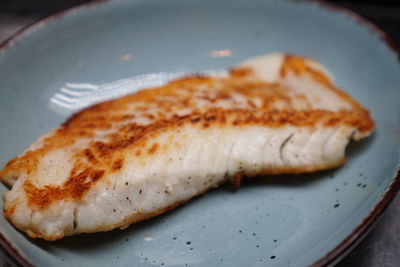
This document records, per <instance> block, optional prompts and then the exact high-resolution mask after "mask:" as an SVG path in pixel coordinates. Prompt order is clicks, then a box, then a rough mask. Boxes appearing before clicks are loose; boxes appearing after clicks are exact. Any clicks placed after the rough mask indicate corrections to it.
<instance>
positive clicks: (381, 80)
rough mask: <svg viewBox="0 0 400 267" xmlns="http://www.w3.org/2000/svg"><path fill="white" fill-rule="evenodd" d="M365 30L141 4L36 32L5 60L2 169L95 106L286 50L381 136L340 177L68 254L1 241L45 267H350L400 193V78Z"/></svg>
mask: <svg viewBox="0 0 400 267" xmlns="http://www.w3.org/2000/svg"><path fill="white" fill-rule="evenodd" d="M360 21H361V20H360V18H357V17H354V15H350V14H349V13H346V12H338V11H336V10H334V9H332V8H329V7H322V6H320V5H319V4H316V3H313V2H303V1H302V2H298V1H276V0H264V1H244V0H240V1H239V0H229V1H228V0H220V1H213V0H202V1H195V0H185V1H183V0H168V1H165V0H132V1H112V2H105V3H101V4H99V3H96V4H90V5H87V6H84V7H81V8H76V9H73V10H70V11H67V12H64V13H62V14H59V15H55V16H53V17H50V18H49V19H47V20H44V21H42V22H39V23H37V24H34V25H33V26H32V27H30V28H28V29H27V30H25V31H23V32H22V33H20V34H19V35H17V36H16V37H15V38H13V39H11V40H9V41H8V42H7V43H5V44H3V49H2V50H1V52H0V86H1V91H0V124H1V125H2V126H1V132H0V136H1V138H0V147H1V152H0V163H1V164H5V163H6V161H7V160H8V159H9V158H11V157H13V156H15V155H17V154H18V153H20V152H21V151H23V149H24V148H25V147H26V146H27V145H28V144H30V143H31V142H32V141H34V140H35V139H36V138H37V137H38V136H39V135H41V134H43V133H44V132H46V131H48V130H50V129H52V128H53V127H56V126H57V125H58V124H60V123H61V122H63V121H64V120H65V119H66V117H67V116H68V115H69V114H71V113H72V112H73V111H75V110H78V109H79V108H82V107H84V106H86V105H88V104H90V103H93V102H96V101H100V100H103V99H108V98H110V97H115V96H117V95H121V94H126V93H128V92H131V91H132V90H135V89H137V88H141V87H146V86H150V85H157V84H161V83H163V82H165V81H166V80H168V79H170V78H174V77H176V76H179V75H182V74H183V73H187V72H199V71H205V72H209V73H211V74H214V72H215V71H217V72H219V71H220V70H224V69H226V68H227V67H229V66H231V65H232V64H234V63H237V62H240V61H241V60H243V59H246V58H248V57H252V56H257V55H262V54H265V53H270V52H275V51H283V52H291V53H297V54H301V55H305V56H310V57H314V58H316V59H318V60H320V61H321V62H322V63H323V64H324V65H326V66H327V67H328V69H329V70H330V71H331V72H332V74H333V75H334V77H335V81H336V83H337V85H338V86H339V87H341V88H343V89H344V90H346V91H348V92H349V93H350V94H351V95H352V96H354V97H355V98H356V99H357V100H359V101H360V102H361V103H362V104H363V105H365V106H366V107H367V108H368V109H370V110H371V112H372V116H373V118H374V119H375V121H376V124H377V130H376V132H375V133H374V135H373V136H372V137H370V138H368V139H366V140H365V141H362V142H360V143H355V144H352V145H351V146H350V148H349V149H348V154H349V161H348V163H347V164H346V165H345V166H344V167H342V168H339V169H336V170H333V171H329V172H321V173H317V174H312V175H301V176H279V177H263V178H259V179H255V180H250V181H247V182H245V184H244V185H243V186H242V188H240V190H237V191H234V190H232V189H231V188H230V186H223V187H222V188H220V189H216V190H213V191H212V192H209V193H208V194H206V195H204V196H202V197H199V198H196V199H194V200H193V201H191V202H190V203H188V204H186V205H184V206H182V207H180V208H177V209H175V210H174V211H171V212H168V213H167V214H164V215H162V216H159V217H157V218H154V219H151V220H148V221H146V222H142V223H137V224H134V225H132V226H130V227H129V228H127V229H125V230H114V231H111V232H107V233H98V234H88V235H80V236H75V237H69V238H65V239H64V240H61V241H57V242H44V241H41V240H34V239H30V238H27V237H26V236H25V235H24V234H22V233H20V232H18V231H16V230H15V229H14V228H13V227H12V226H11V225H10V224H9V223H8V222H7V221H6V220H5V218H4V217H3V216H1V218H0V224H1V234H2V236H3V238H2V239H1V242H2V243H3V245H4V246H5V247H6V249H7V250H8V251H9V253H11V254H13V255H14V257H16V258H17V260H18V261H20V262H22V263H25V264H26V263H28V262H29V263H31V264H34V265H38V266H44V265H46V266H306V265H310V264H317V265H319V264H327V263H328V264H329V263H333V262H335V261H337V260H338V259H339V258H340V257H341V256H342V255H343V254H344V253H345V251H346V249H347V250H348V248H349V247H351V246H352V245H354V244H355V243H356V241H357V240H358V239H359V238H360V236H362V235H363V234H364V233H366V230H367V229H368V228H369V226H371V223H372V222H373V221H375V219H376V218H377V217H379V215H380V214H381V213H382V211H383V210H384V208H385V207H386V205H387V204H388V202H389V201H390V199H391V198H392V197H393V195H394V194H395V192H396V191H397V189H398V187H399V179H398V178H397V179H395V178H394V177H395V176H396V169H397V164H398V162H399V152H400V131H399V127H400V125H399V122H400V105H399V104H398V103H399V100H400V88H399V87H400V67H399V64H398V61H397V58H396V54H395V52H394V51H393V50H391V48H389V46H388V45H386V43H385V42H384V41H383V40H381V39H380V37H382V34H381V33H379V32H376V29H374V28H373V26H371V25H366V24H363V23H361V22H360ZM1 190H2V191H3V190H5V187H4V186H2V187H1ZM1 205H3V204H2V203H1ZM1 208H2V207H1ZM6 240H7V241H6Z"/></svg>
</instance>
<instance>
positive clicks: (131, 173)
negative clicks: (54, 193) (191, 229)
mask: <svg viewBox="0 0 400 267" xmlns="http://www.w3.org/2000/svg"><path fill="white" fill-rule="evenodd" d="M282 57H283V56H282V54H273V55H271V56H266V57H259V58H254V59H251V60H248V61H245V62H243V63H241V64H238V65H237V66H236V67H235V68H239V69H240V68H245V67H247V68H251V69H253V70H254V71H255V73H256V74H257V75H258V78H259V79H262V80H264V81H266V82H269V83H279V84H281V85H282V86H284V87H287V88H289V89H290V90H289V96H290V94H292V96H293V98H296V96H297V95H303V96H305V99H303V98H298V99H297V98H296V99H297V101H293V102H292V105H293V107H294V109H295V110H302V109H309V108H312V109H324V110H329V111H338V110H347V109H351V108H352V106H351V105H350V104H349V103H348V102H346V101H343V99H342V98H340V97H339V96H338V95H337V94H335V93H334V92H332V91H330V90H326V88H324V86H323V85H322V84H320V83H317V82H315V81H313V80H312V79H311V78H310V77H302V76H300V77H299V76H296V75H287V76H286V77H285V78H283V79H282V78H280V76H279V73H280V68H281V65H282V60H283V59H282ZM310 67H311V68H315V69H316V70H319V71H322V72H324V73H325V74H326V73H327V72H326V70H325V69H324V68H323V67H322V66H321V65H319V64H318V63H316V62H315V61H310ZM301 99H303V100H301ZM241 101H242V102H243V103H242V102H241ZM245 102H246V101H245V100H242V99H241V98H240V96H238V97H237V99H236V102H235V103H234V104H235V105H238V106H240V105H241V103H242V104H243V105H246V103H245ZM221 105H226V106H230V105H232V103H226V104H224V103H222V102H221ZM255 105H257V101H255ZM276 105H277V106H276V109H278V110H279V109H285V108H286V107H285V105H284V104H282V103H277V104H276ZM310 105H311V107H310ZM179 112H180V113H181V114H180V115H184V114H185V112H190V111H185V110H180V111H179ZM135 120H136V121H139V120H142V123H143V124H146V123H147V122H146V118H135ZM102 134H103V135H105V134H106V133H105V132H104V133H102V132H101V131H99V132H98V136H96V137H94V138H92V139H89V138H88V139H82V140H79V141H77V142H75V143H74V144H72V145H71V146H70V147H64V148H62V149H59V150H54V151H51V153H48V154H47V155H45V156H44V157H43V158H42V160H41V161H40V162H39V163H38V173H39V175H37V178H36V180H35V179H34V181H35V182H34V183H35V185H36V186H38V187H44V186H46V185H55V186H58V185H61V184H62V183H64V182H65V180H66V179H67V177H68V176H69V175H70V172H71V168H72V163H71V160H70V156H71V154H72V153H73V152H74V151H76V150H77V149H80V148H81V147H84V146H85V145H86V144H88V143H89V142H90V141H93V140H96V138H97V139H98V140H101V139H102V137H101V136H102ZM368 134H369V133H364V132H363V133H360V132H358V129H356V128H354V127H353V126H351V125H345V124H343V125H340V126H336V127H325V126H323V125H318V124H317V125H312V126H302V127H299V126H293V125H285V126H282V127H275V128H274V127H265V126H260V125H243V126H240V125H239V126H237V127H225V126H224V127H222V126H220V125H218V124H211V125H210V127H207V128H201V127H197V126H193V125H190V124H189V125H183V126H182V127H179V128H176V129H172V130H170V131H165V132H163V133H161V134H158V135H156V136H155V137H154V138H153V139H152V140H151V141H152V142H154V143H158V144H161V147H162V144H165V143H168V144H169V145H168V148H166V149H164V150H163V149H161V150H160V151H159V152H157V153H155V154H153V155H143V156H140V157H138V156H135V155H134V153H135V151H134V150H132V151H128V152H127V153H126V154H125V156H124V165H123V167H122V168H121V169H120V170H118V171H116V172H113V173H110V174H107V176H106V177H105V178H103V179H101V180H99V181H98V182H97V183H95V184H94V185H93V187H92V188H90V190H89V191H88V192H87V194H85V196H84V197H83V198H82V199H79V200H74V199H66V200H61V201H57V202H56V203H53V204H52V205H50V206H49V207H47V208H45V209H39V208H38V209H35V208H32V207H30V206H29V204H28V199H27V196H26V193H25V191H24V187H23V184H24V182H25V180H26V179H27V174H26V173H20V174H18V177H15V174H14V176H13V175H10V177H3V180H5V181H8V182H9V183H14V184H13V186H12V189H11V190H10V191H9V192H6V194H5V203H6V208H7V206H8V207H11V206H12V207H13V212H12V214H11V215H10V217H9V219H10V221H12V223H13V224H14V225H15V226H16V227H17V228H18V229H20V230H23V231H25V232H27V233H28V234H29V235H30V236H32V237H41V238H44V239H47V240H56V239H60V238H62V237H64V236H68V235H73V234H78V233H90V232H98V231H108V230H111V229H114V228H118V227H120V228H124V227H126V226H128V225H129V224H131V223H133V222H136V221H139V220H142V219H146V218H149V217H152V216H155V215H157V214H159V213H162V212H164V211H166V210H168V209H170V208H173V207H174V206H177V205H179V204H181V203H184V202H186V201H188V200H190V199H191V198H193V197H195V196H197V195H199V194H202V193H204V192H206V191H207V190H209V189H211V188H214V187H216V186H218V185H219V184H221V183H223V182H226V181H227V180H234V179H235V178H237V175H238V174H240V175H241V176H245V177H250V176H255V175H261V174H281V173H300V172H312V171H316V170H323V169H328V168H332V167H336V166H339V165H341V164H343V163H344V162H345V148H346V145H347V144H348V142H349V141H350V140H351V138H354V137H355V136H356V137H357V139H359V138H361V137H364V136H367V135H368ZM40 142H41V141H38V143H37V144H34V145H33V147H38V146H39V147H40ZM174 144H176V145H174ZM14 178H17V179H14ZM14 181H15V182H14Z"/></svg>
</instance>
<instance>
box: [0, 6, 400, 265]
mask: <svg viewBox="0 0 400 267" xmlns="http://www.w3.org/2000/svg"><path fill="white" fill-rule="evenodd" d="M119 1H121V0H92V1H90V2H87V3H83V4H79V5H75V6H72V7H69V8H65V9H63V10H61V11H58V12H55V13H53V14H50V15H48V16H45V17H43V18H40V19H38V20H36V21H34V22H32V23H30V24H28V25H26V26H24V27H22V28H21V29H20V30H18V31H17V32H15V33H14V34H12V35H11V36H10V37H8V38H6V39H5V40H4V41H3V42H1V43H0V56H1V55H2V54H3V53H4V52H5V51H6V50H7V49H9V48H12V47H13V46H14V45H15V44H16V43H18V42H20V41H23V39H24V37H25V36H27V35H29V34H31V33H34V32H35V31H36V30H38V29H40V28H42V27H45V26H47V25H48V24H50V23H52V22H54V21H56V20H59V19H61V18H64V17H68V16H70V15H73V14H75V13H78V12H81V11H86V10H88V9H91V8H96V7H98V6H100V5H105V4H108V3H111V2H119ZM284 1H288V2H292V3H299V4H310V5H316V6H318V7H321V8H322V9H325V10H328V11H330V12H335V13H342V14H344V15H346V16H347V18H348V19H350V20H353V22H355V23H357V24H359V25H361V26H362V27H364V28H366V29H368V30H369V31H370V32H371V33H373V34H374V35H375V36H377V37H378V38H379V39H380V40H381V41H382V42H383V43H384V44H385V45H386V46H387V48H389V49H390V50H392V51H393V52H394V54H395V55H396V57H397V62H398V63H400V46H399V45H398V44H397V43H396V41H395V40H394V39H393V38H392V37H391V36H390V35H389V34H388V33H386V32H385V31H383V30H382V29H381V28H380V27H378V26H377V25H375V24H374V23H373V22H371V21H369V20H368V19H366V18H364V17H362V16H361V15H359V14H358V13H356V12H355V11H352V10H350V9H348V8H346V7H344V6H340V5H338V4H334V3H331V2H325V1H318V0H284ZM399 190H400V166H397V170H396V174H395V175H394V177H393V178H392V181H391V183H390V185H389V186H388V187H387V188H386V191H385V193H384V194H383V195H382V196H381V197H380V199H379V201H378V202H377V203H376V204H375V205H374V207H373V209H372V210H371V211H370V212H369V214H368V215H367V216H366V217H364V219H363V220H362V221H361V222H360V223H359V224H358V225H357V226H356V227H355V228H354V229H353V230H352V232H351V233H350V234H349V235H347V236H346V237H345V238H344V239H343V240H342V241H341V242H340V243H339V244H338V245H336V246H335V247H334V248H333V249H331V250H330V251H329V252H328V253H326V254H325V256H323V257H322V258H320V259H319V260H317V261H315V262H314V263H313V264H312V265H311V266H331V265H334V264H336V263H338V261H339V260H341V259H342V258H343V257H345V256H346V255H347V254H348V253H349V252H350V251H351V249H352V248H354V247H355V246H354V245H355V244H356V242H357V241H360V239H362V238H363V237H364V236H365V235H366V234H367V233H368V231H369V230H371V229H372V227H373V226H374V225H375V222H376V221H377V220H379V219H380V218H381V216H382V214H383V213H384V212H385V210H386V209H387V207H388V206H389V204H390V203H391V202H392V200H393V199H394V197H395V196H396V195H397V193H398V192H399ZM0 246H1V247H2V248H3V251H4V252H6V254H8V255H5V256H6V257H7V256H8V257H11V259H12V260H14V261H16V262H17V263H18V264H21V265H22V266H34V265H33V264H32V263H31V262H30V260H29V259H28V258H27V257H26V256H23V253H22V252H21V251H19V250H18V249H17V248H15V247H14V246H13V245H12V242H11V241H9V240H7V238H6V237H5V236H4V235H3V234H2V233H1V232H0Z"/></svg>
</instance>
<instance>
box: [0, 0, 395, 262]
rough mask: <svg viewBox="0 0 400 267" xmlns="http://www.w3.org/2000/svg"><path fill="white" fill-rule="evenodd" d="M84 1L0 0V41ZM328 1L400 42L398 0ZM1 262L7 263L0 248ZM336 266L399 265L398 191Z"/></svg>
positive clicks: (85, 0)
mask: <svg viewBox="0 0 400 267" xmlns="http://www.w3.org/2000/svg"><path fill="white" fill-rule="evenodd" d="M84 2H87V0H29V1H24V0H0V42H2V41H3V40H5V39H6V38H7V37H9V36H10V35H12V34H13V33H15V32H16V31H18V30H19V29H21V28H22V27H24V26H26V25H28V24H29V23H31V22H33V21H36V20H38V19H40V18H43V17H45V16H48V15H50V14H52V13H54V12H57V11H60V10H62V9H64V8H68V7H71V6H74V5H77V4H81V3H84ZM329 2H334V3H336V4H338V5H341V6H344V7H347V8H349V9H351V10H353V11H355V12H357V13H358V14H360V15H362V16H363V17H365V18H367V19H368V20H370V21H372V22H373V23H375V24H376V25H378V26H379V27H380V28H381V29H382V30H384V31H385V32H386V33H388V34H389V35H390V36H391V37H392V38H393V39H394V40H395V41H396V42H397V43H398V44H400V1H397V2H398V3H397V4H396V3H394V2H395V1H373V0H369V1H368V0H358V1H357V0H354V1H329ZM2 259H3V260H2ZM0 265H2V266H7V265H9V264H8V263H5V261H4V255H1V251H0ZM337 266H338V267H345V266H363V267H371V266H374V267H375V266H379V267H381V266H385V267H386V266H387V267H391V266H393V267H397V266H400V195H398V196H397V197H396V198H395V200H394V201H393V202H392V203H391V205H390V206H389V208H388V209H387V210H386V213H385V215H384V216H383V217H382V218H381V219H380V221H379V222H378V223H377V224H376V226H375V228H374V229H373V230H372V231H371V232H370V233H369V234H368V235H367V236H366V237H365V239H364V240H363V241H361V243H360V244H359V245H358V246H357V247H356V248H355V249H354V250H353V251H352V252H351V253H350V254H349V255H347V256H346V257H345V258H344V259H343V260H342V261H341V262H340V263H339V264H338V265H337Z"/></svg>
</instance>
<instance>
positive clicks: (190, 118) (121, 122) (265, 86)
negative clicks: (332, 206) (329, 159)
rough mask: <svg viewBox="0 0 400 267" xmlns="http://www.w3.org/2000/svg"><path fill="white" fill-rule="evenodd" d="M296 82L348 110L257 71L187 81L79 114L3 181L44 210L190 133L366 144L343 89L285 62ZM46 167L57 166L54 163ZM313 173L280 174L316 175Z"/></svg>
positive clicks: (78, 196) (361, 122)
mask: <svg viewBox="0 0 400 267" xmlns="http://www.w3.org/2000/svg"><path fill="white" fill-rule="evenodd" d="M289 76H291V77H294V78H296V77H298V76H304V77H306V78H305V79H309V80H313V81H314V82H315V83H318V84H320V86H323V87H324V88H325V89H326V90H328V91H330V93H331V94H333V95H335V97H336V98H338V99H340V101H341V102H342V103H343V104H342V106H343V107H338V108H335V107H333V108H327V109H324V108H320V107H318V105H316V104H315V103H318V101H320V99H318V97H317V96H309V95H307V94H305V93H293V92H292V90H291V89H290V88H288V87H287V86H285V84H283V83H279V82H272V83H271V82H266V81H263V80H262V79H259V78H257V75H256V74H255V73H254V71H253V70H252V69H251V68H245V67H241V68H234V69H233V70H232V71H231V72H230V75H229V76H228V77H200V76H194V77H187V78H183V79H179V80H177V81H174V82H171V83H169V84H167V85H165V86H163V87H160V88H153V89H148V90H143V91H139V92H137V93H134V94H132V95H128V96H125V97H122V98H119V99H116V100H111V101H108V102H104V103H100V104H97V105H94V106H91V107H89V108H86V109H84V110H82V111H80V112H78V113H76V114H75V115H73V116H72V117H70V118H69V119H68V120H67V121H66V122H65V123H63V124H62V125H61V126H60V127H58V128H56V129H55V130H53V131H52V132H51V133H49V134H47V135H46V136H45V137H43V138H42V139H41V140H40V141H38V144H36V146H35V148H33V149H30V150H28V151H26V152H25V153H23V154H22V155H21V156H18V157H16V158H14V159H12V160H10V161H9V162H8V163H7V165H6V166H5V168H4V169H3V170H2V171H1V172H0V177H1V178H2V179H3V180H4V181H7V182H9V183H12V182H13V181H14V179H16V178H18V177H20V176H21V174H24V175H25V177H26V178H25V179H24V181H23V185H22V188H23V191H24V193H25V195H26V199H27V205H28V206H29V207H32V208H33V209H39V210H42V209H46V208H48V207H49V206H51V205H53V204H54V203H57V202H59V201H79V200H82V199H84V197H85V195H86V194H87V193H88V192H89V191H90V190H91V188H93V187H94V186H95V185H96V184H98V183H99V182H103V183H105V184H107V183H108V179H109V178H108V177H110V176H112V175H113V174H116V173H118V172H119V171H120V170H121V169H122V168H124V165H125V164H126V161H127V156H129V157H132V156H133V157H137V158H138V159H140V160H142V161H143V164H146V160H147V159H148V158H151V157H154V156H155V155H157V154H158V153H165V152H166V151H170V150H171V149H173V148H174V147H179V146H180V143H179V141H176V140H174V141H173V142H172V140H168V139H167V140H165V141H164V142H160V141H158V139H157V138H158V136H160V135H161V134H163V133H165V132H168V131H177V132H179V129H182V128H184V127H194V128H196V129H198V130H199V131H201V130H206V129H208V128H213V129H214V128H221V129H224V128H233V129H234V128H238V129H241V128H243V127H249V126H262V127H268V128H274V129H280V128H282V127H285V126H294V127H306V128H313V127H327V128H330V127H341V126H349V127H352V128H353V129H354V132H357V135H358V136H359V137H360V138H361V137H363V136H366V135H368V134H369V133H370V132H371V131H372V130H373V128H374V124H373V121H372V119H371V117H370V115H369V112H368V111H367V110H366V109H364V108H363V107H362V106H361V105H360V104H359V103H357V102H356V101H355V100H353V99H352V98H351V97H350V96H349V95H348V94H346V93H345V92H343V91H341V90H339V89H337V88H336V87H335V86H334V85H333V83H332V82H331V80H330V79H329V77H327V75H326V74H324V73H323V72H322V71H319V70H318V69H316V68H312V67H310V66H309V64H307V62H306V61H305V59H303V58H301V57H296V56H290V55H286V56H285V58H284V62H283V65H282V67H281V71H280V79H285V78H288V79H289V78H290V77H289ZM57 151H64V152H65V151H67V152H68V153H69V154H70V155H71V156H70V157H69V158H68V159H65V160H66V161H67V162H68V166H69V167H66V168H67V172H68V175H67V176H66V177H59V178H55V179H53V180H51V182H48V183H43V182H42V181H41V170H42V169H41V167H40V166H42V165H43V164H44V163H42V161H43V158H45V157H47V156H49V155H51V153H53V152H54V153H56V152H57ZM140 160H139V162H140ZM50 161H51V159H50ZM41 164H42V165H41ZM46 164H48V165H46V166H50V165H51V162H49V163H46ZM57 164H59V163H57ZM335 164H336V163H335ZM335 164H333V165H335ZM336 165H337V164H336ZM327 166H328V167H329V164H328V165H327ZM307 168H308V169H307ZM307 168H304V169H301V168H300V169H293V168H292V169H290V168H289V169H287V170H286V171H282V170H280V171H277V172H276V173H299V172H303V171H314V169H310V168H309V167H307ZM317 169H318V168H316V169H315V170H317ZM319 169H321V168H319ZM263 173H268V171H265V170H264V171H263ZM271 173H274V171H271ZM239 180H240V179H239ZM16 205H17V204H16V202H13V204H10V205H7V208H6V209H5V215H6V216H8V217H10V216H12V214H13V212H14V210H15V206H16ZM163 209H164V210H166V209H167V208H163ZM156 213H157V212H156ZM143 217H144V218H145V217H150V216H148V215H145V216H143ZM32 235H35V234H32Z"/></svg>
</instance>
